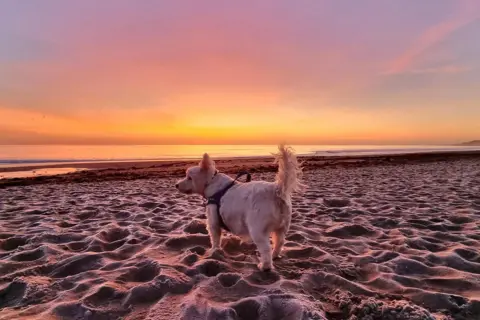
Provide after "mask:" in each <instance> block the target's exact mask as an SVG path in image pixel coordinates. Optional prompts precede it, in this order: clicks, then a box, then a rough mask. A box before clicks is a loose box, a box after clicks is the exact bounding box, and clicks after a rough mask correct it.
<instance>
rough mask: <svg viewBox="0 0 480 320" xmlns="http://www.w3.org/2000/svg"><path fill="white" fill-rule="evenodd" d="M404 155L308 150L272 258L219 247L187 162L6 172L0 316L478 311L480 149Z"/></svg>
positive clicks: (239, 164)
mask: <svg viewBox="0 0 480 320" xmlns="http://www.w3.org/2000/svg"><path fill="white" fill-rule="evenodd" d="M405 157H407V156H404V157H401V156H397V157H392V156H388V157H387V156H386V157H376V158H371V157H369V158H355V159H352V158H348V159H323V158H313V157H311V158H304V159H303V160H304V161H305V163H304V165H305V174H304V182H305V183H306V185H307V186H308V189H307V190H306V191H305V192H304V193H303V194H299V195H296V196H295V197H294V199H293V207H294V210H293V211H294V213H293V218H292V225H291V229H290V231H289V233H288V235H287V241H286V244H285V248H284V254H283V258H281V259H280V260H277V261H275V262H274V266H275V270H274V271H272V272H270V273H263V272H260V271H258V270H257V268H256V265H257V263H258V257H257V255H256V251H255V246H253V245H252V244H248V243H241V242H240V240H239V239H238V238H237V237H235V236H232V235H230V234H228V233H225V234H224V236H223V241H222V250H218V251H215V252H208V251H207V250H208V248H209V245H210V241H209V238H208V235H207V231H206V227H205V215H204V213H203V211H204V208H203V206H202V204H203V200H202V199H201V198H199V197H195V196H186V195H182V194H179V193H177V192H176V191H175V189H174V187H173V185H174V181H175V180H176V179H177V177H178V176H180V175H182V174H183V172H184V170H185V167H186V166H187V165H188V163H187V162H175V163H154V164H148V165H146V166H144V167H136V168H135V169H132V168H130V167H124V168H112V169H105V168H103V169H100V170H92V171H88V172H79V173H71V174H68V175H64V176H56V177H38V178H29V179H6V180H0V181H3V182H2V183H3V184H2V187H3V188H2V189H1V190H0V319H242V320H243V319H245V320H246V319H351V320H355V319H480V157H479V155H478V154H476V155H474V154H464V155H455V156H445V155H443V156H439V155H438V154H437V155H429V156H425V155H423V156H418V155H417V156H413V155H409V156H408V157H407V158H405ZM218 164H219V168H220V169H221V170H223V171H227V172H230V173H232V174H233V173H235V172H236V171H238V170H239V169H241V168H249V169H250V171H252V172H253V179H255V180H260V179H262V180H269V181H273V178H274V171H276V168H275V166H274V165H273V164H271V163H270V160H269V159H242V160H222V161H219V162H218ZM69 166H70V165H69Z"/></svg>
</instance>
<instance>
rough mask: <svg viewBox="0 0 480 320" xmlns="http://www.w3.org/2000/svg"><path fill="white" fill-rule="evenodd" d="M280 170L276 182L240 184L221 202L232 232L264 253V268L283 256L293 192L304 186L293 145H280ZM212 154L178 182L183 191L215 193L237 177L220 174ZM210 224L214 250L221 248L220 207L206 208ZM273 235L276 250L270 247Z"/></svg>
mask: <svg viewBox="0 0 480 320" xmlns="http://www.w3.org/2000/svg"><path fill="white" fill-rule="evenodd" d="M275 158H276V163H278V173H277V177H276V181H275V182H265V181H252V182H249V183H237V184H235V185H234V186H233V187H231V188H230V189H229V190H228V191H227V193H225V195H224V196H223V197H222V199H221V201H220V215H221V217H222V219H223V221H224V223H225V224H226V225H227V227H228V228H229V229H230V231H231V232H232V233H233V234H235V235H237V236H239V237H241V238H242V239H244V240H247V239H248V240H250V239H251V240H252V241H253V242H254V243H255V244H256V246H257V249H258V251H259V253H260V264H259V268H260V269H261V270H270V269H271V268H272V256H273V258H278V257H280V252H281V250H282V246H283V244H284V242H285V234H286V233H287V231H288V228H289V226H290V219H291V215H292V202H291V198H292V193H293V192H294V191H298V190H299V188H300V187H301V183H300V181H299V175H300V173H301V168H300V166H299V164H298V162H297V157H296V155H295V153H294V151H293V149H292V148H290V147H286V146H284V145H280V146H279V147H278V153H277V154H275ZM216 172H217V169H216V168H215V163H214V162H213V160H211V159H210V157H209V155H208V154H204V155H203V159H202V161H201V162H200V163H199V165H198V166H195V167H191V168H188V169H187V172H186V177H185V178H184V179H182V180H180V181H178V183H177V184H176V187H177V189H178V190H179V191H180V192H183V193H187V194H191V193H195V194H200V195H202V196H203V197H205V198H208V197H211V196H213V195H214V194H215V193H216V192H218V191H220V190H222V189H223V188H224V187H225V186H227V185H228V184H230V183H231V182H232V181H233V179H232V178H230V177H229V176H227V175H226V174H222V173H218V174H215V173H216ZM206 211H207V212H206V215H207V226H208V231H209V234H210V238H211V243H212V249H218V248H219V247H220V237H221V233H222V231H221V229H220V222H219V219H218V213H217V206H216V205H214V204H211V205H208V206H207V209H206ZM270 234H272V235H273V253H272V251H271V248H270Z"/></svg>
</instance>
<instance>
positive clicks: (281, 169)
mask: <svg viewBox="0 0 480 320" xmlns="http://www.w3.org/2000/svg"><path fill="white" fill-rule="evenodd" d="M275 163H278V173H277V177H276V184H277V194H278V196H279V197H280V198H282V199H283V200H285V201H289V200H290V198H291V197H292V193H293V192H295V191H301V190H302V189H303V187H304V186H303V184H302V183H301V182H300V177H301V174H302V168H301V166H300V164H299V163H298V161H297V156H296V155H295V151H294V150H293V149H292V148H291V147H287V146H285V145H283V144H281V145H279V146H278V153H276V154H275Z"/></svg>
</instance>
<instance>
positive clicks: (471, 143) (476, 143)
mask: <svg viewBox="0 0 480 320" xmlns="http://www.w3.org/2000/svg"><path fill="white" fill-rule="evenodd" d="M460 145H462V146H480V140H472V141H468V142H463V143H460Z"/></svg>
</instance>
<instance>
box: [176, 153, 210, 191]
mask: <svg viewBox="0 0 480 320" xmlns="http://www.w3.org/2000/svg"><path fill="white" fill-rule="evenodd" d="M216 171H217V169H216V168H215V162H213V160H212V159H210V156H209V155H208V154H206V153H205V154H204V155H203V159H202V161H200V163H199V164H198V166H194V167H190V168H188V169H187V173H186V177H185V178H183V179H182V180H180V181H177V184H175V187H176V188H177V189H178V191H180V192H182V193H186V194H191V193H196V194H200V195H203V194H204V192H205V188H206V186H207V185H208V183H209V182H210V180H212V178H213V176H214V175H215V172H216Z"/></svg>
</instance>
